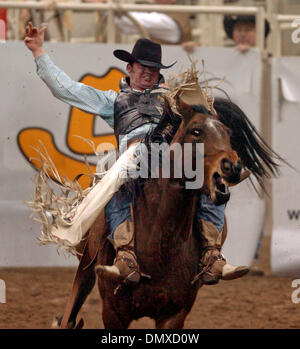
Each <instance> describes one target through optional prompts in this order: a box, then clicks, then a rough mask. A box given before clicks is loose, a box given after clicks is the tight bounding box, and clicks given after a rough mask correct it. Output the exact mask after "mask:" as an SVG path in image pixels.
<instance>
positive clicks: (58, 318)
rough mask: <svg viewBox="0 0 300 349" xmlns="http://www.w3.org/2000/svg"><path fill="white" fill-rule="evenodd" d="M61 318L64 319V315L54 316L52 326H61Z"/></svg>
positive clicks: (55, 327)
mask: <svg viewBox="0 0 300 349" xmlns="http://www.w3.org/2000/svg"><path fill="white" fill-rule="evenodd" d="M61 320H62V316H54V318H53V320H52V324H51V328H52V329H58V328H60V324H61Z"/></svg>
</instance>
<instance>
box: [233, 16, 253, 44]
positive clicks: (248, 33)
mask: <svg viewBox="0 0 300 349" xmlns="http://www.w3.org/2000/svg"><path fill="white" fill-rule="evenodd" d="M255 37H256V32H255V25H254V23H241V22H238V23H236V25H235V26H234V28H233V32H232V38H233V40H234V42H235V44H236V45H249V46H255Z"/></svg>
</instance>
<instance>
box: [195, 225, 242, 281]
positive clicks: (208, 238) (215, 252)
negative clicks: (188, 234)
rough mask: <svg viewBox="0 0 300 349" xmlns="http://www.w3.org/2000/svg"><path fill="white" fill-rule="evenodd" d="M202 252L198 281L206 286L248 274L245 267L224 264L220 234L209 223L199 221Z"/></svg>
mask: <svg viewBox="0 0 300 349" xmlns="http://www.w3.org/2000/svg"><path fill="white" fill-rule="evenodd" d="M199 225H200V227H199V228H200V229H199V231H200V232H201V236H202V246H203V250H202V253H201V256H200V263H199V266H200V269H201V270H200V273H199V276H200V279H201V280H202V281H203V283H204V284H206V285H213V284H216V283H218V282H219V280H220V279H222V280H233V279H237V278H239V277H242V276H244V275H245V274H247V273H248V272H249V268H248V267H247V266H234V265H230V264H228V263H227V262H226V259H225V258H224V256H223V255H222V254H221V241H222V232H219V230H218V229H217V228H216V227H215V226H214V225H213V224H212V223H210V222H208V221H205V220H203V219H200V221H199Z"/></svg>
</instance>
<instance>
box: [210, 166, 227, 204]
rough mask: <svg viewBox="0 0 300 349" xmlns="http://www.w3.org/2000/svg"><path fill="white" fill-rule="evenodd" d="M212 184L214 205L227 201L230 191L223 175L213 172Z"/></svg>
mask: <svg viewBox="0 0 300 349" xmlns="http://www.w3.org/2000/svg"><path fill="white" fill-rule="evenodd" d="M213 186H214V192H215V205H217V206H219V205H223V204H226V202H228V201H229V198H230V192H229V189H228V185H227V183H225V181H224V179H223V177H222V176H221V175H220V174H219V173H218V172H215V173H214V174H213Z"/></svg>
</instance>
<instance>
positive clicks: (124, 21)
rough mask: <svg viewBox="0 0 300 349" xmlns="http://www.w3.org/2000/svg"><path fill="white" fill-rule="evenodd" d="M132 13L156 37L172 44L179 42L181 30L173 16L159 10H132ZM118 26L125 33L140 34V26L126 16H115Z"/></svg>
mask: <svg viewBox="0 0 300 349" xmlns="http://www.w3.org/2000/svg"><path fill="white" fill-rule="evenodd" d="M130 15H131V16H132V17H133V18H134V19H135V20H136V21H138V22H139V24H140V25H141V26H142V27H144V28H145V29H146V30H147V31H148V33H149V34H150V35H151V36H153V37H154V38H157V39H161V40H164V41H167V42H170V43H172V44H176V43H178V42H179V40H180V37H181V31H180V28H179V26H178V24H177V23H176V22H175V21H174V19H173V18H171V17H170V16H168V15H166V14H165V13H159V12H130ZM115 23H116V25H117V26H118V28H122V31H123V32H124V33H125V34H139V31H138V28H137V27H136V26H135V25H134V23H133V22H132V21H131V20H130V19H129V18H128V17H126V16H122V17H120V18H119V17H115Z"/></svg>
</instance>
